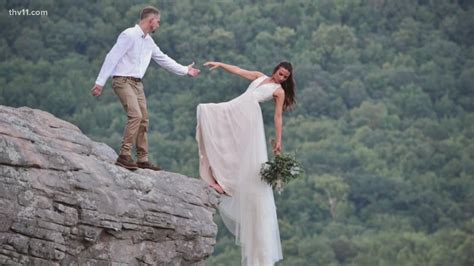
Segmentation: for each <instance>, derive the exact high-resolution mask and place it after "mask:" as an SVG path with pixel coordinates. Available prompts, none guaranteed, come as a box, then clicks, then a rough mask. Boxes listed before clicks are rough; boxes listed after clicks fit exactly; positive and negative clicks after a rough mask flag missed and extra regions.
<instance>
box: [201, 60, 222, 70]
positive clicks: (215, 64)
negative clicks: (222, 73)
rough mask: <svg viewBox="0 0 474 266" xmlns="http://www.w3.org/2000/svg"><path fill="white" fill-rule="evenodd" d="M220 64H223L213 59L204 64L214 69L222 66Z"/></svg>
mask: <svg viewBox="0 0 474 266" xmlns="http://www.w3.org/2000/svg"><path fill="white" fill-rule="evenodd" d="M220 64H221V63H219V62H212V61H210V62H206V63H204V66H205V67H209V70H214V69H216V68H218V67H220V66H221V65H220Z"/></svg>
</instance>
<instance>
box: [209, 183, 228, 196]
mask: <svg viewBox="0 0 474 266" xmlns="http://www.w3.org/2000/svg"><path fill="white" fill-rule="evenodd" d="M209 186H210V187H212V188H213V189H215V190H216V191H217V193H219V194H224V193H225V191H224V189H223V188H222V187H221V186H220V185H219V184H218V183H214V184H210V185H209Z"/></svg>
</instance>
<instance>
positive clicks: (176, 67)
mask: <svg viewBox="0 0 474 266" xmlns="http://www.w3.org/2000/svg"><path fill="white" fill-rule="evenodd" d="M151 58H152V59H153V60H154V61H155V62H156V63H157V64H158V65H160V66H162V67H164V68H165V69H167V70H168V71H170V72H172V73H174V74H176V75H180V76H182V75H186V74H187V75H188V76H190V77H196V76H198V75H199V69H197V68H194V67H193V66H194V62H193V63H192V64H190V65H188V66H183V65H181V64H178V63H176V61H175V60H174V59H172V58H171V57H169V56H168V55H167V54H165V53H163V52H162V51H161V50H160V48H159V47H158V46H157V45H156V44H155V47H154V48H153V52H152V54H151Z"/></svg>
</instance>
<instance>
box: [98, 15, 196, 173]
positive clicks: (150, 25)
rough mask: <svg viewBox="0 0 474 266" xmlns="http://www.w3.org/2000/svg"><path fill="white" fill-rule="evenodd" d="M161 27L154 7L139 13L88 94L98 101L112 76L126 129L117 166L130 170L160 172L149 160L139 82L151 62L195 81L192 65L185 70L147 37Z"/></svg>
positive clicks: (145, 123)
mask: <svg viewBox="0 0 474 266" xmlns="http://www.w3.org/2000/svg"><path fill="white" fill-rule="evenodd" d="M159 26H160V11H159V10H158V9H156V8H154V7H146V8H144V9H143V10H142V11H141V13H140V23H139V24H138V25H135V27H133V28H128V29H126V30H125V31H123V32H122V33H121V34H120V35H119V37H118V38H117V42H116V43H115V45H114V46H113V47H112V49H111V50H110V51H109V53H108V54H107V56H106V57H105V60H104V63H103V65H102V68H101V70H100V72H99V76H98V77H97V80H96V82H95V85H94V87H93V88H92V90H91V93H92V95H93V96H95V97H98V96H100V94H101V93H102V90H103V87H104V85H105V83H106V82H107V79H108V77H109V76H113V82H112V87H113V90H114V92H115V94H117V96H118V98H119V99H120V101H121V103H122V105H123V107H124V109H125V112H126V113H127V118H128V120H127V125H126V126H125V132H124V136H123V142H122V146H121V148H120V155H119V157H118V158H117V161H116V163H115V164H116V165H119V166H122V167H125V168H127V169H130V170H135V169H137V168H147V169H152V170H155V171H159V170H161V169H160V167H159V166H157V165H153V164H152V163H150V161H149V160H148V140H147V131H148V112H147V106H146V99H145V94H144V92H143V84H142V78H143V76H144V75H145V72H146V69H147V68H148V65H149V63H150V60H151V59H153V60H154V61H155V62H156V63H158V64H159V65H160V66H162V67H164V68H165V69H167V70H168V71H170V72H172V73H174V74H176V75H185V74H187V75H189V76H191V77H196V76H197V75H199V69H196V68H193V65H194V63H192V64H190V65H188V66H187V67H186V66H183V65H180V64H178V63H176V61H175V60H173V59H172V58H170V57H168V56H167V55H166V54H164V53H163V52H161V50H160V48H159V47H158V46H157V45H156V44H155V42H154V41H153V39H152V38H151V36H150V33H154V32H155V30H156V29H158V27H159ZM134 144H135V145H136V148H137V162H136V163H135V162H134V161H133V159H132V156H131V151H132V147H133V145H134Z"/></svg>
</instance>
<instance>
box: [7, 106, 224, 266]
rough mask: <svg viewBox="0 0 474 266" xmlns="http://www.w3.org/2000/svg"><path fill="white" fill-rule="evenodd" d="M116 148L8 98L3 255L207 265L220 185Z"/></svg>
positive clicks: (41, 261) (29, 260) (44, 260)
mask: <svg viewBox="0 0 474 266" xmlns="http://www.w3.org/2000/svg"><path fill="white" fill-rule="evenodd" d="M116 157H117V154H116V153H115V152H114V151H113V149H111V148H110V147H108V146H107V145H105V144H103V143H97V142H94V141H92V140H90V139H89V138H88V137H87V136H85V135H84V134H82V133H81V131H80V130H79V128H77V127H76V126H74V125H72V124H71V123H68V122H66V121H63V120H60V119H58V118H56V117H54V116H53V115H51V114H49V113H46V112H43V111H40V110H33V109H30V108H24V107H23V108H10V107H5V106H0V264H2V265H4V264H7V265H25V264H27V265H204V260H205V259H206V258H207V257H208V256H210V255H211V254H212V252H213V248H214V244H215V237H216V233H217V226H216V225H215V223H214V222H213V215H214V213H215V209H216V206H217V203H218V196H217V194H216V193H215V192H213V191H211V190H210V189H209V188H208V187H207V185H205V184H204V183H203V182H202V181H201V180H197V179H194V178H189V177H186V176H183V175H180V174H176V173H170V172H165V171H160V172H154V171H151V170H137V171H135V172H131V171H128V170H126V169H123V168H120V167H117V166H115V165H114V164H113V163H114V161H115V159H116Z"/></svg>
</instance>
